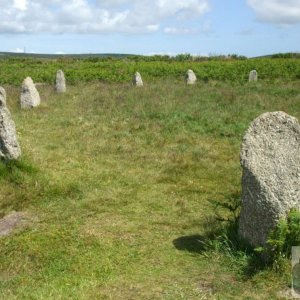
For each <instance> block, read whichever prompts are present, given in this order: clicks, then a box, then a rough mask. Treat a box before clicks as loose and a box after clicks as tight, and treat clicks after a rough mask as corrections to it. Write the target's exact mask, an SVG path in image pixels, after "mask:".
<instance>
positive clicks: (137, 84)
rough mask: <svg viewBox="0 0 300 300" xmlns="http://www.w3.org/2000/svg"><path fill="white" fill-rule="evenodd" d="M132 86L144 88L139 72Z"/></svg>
mask: <svg viewBox="0 0 300 300" xmlns="http://www.w3.org/2000/svg"><path fill="white" fill-rule="evenodd" d="M132 84H133V85H135V86H143V85H144V84H143V80H142V76H141V74H140V73H139V72H135V74H134V76H133V79H132Z"/></svg>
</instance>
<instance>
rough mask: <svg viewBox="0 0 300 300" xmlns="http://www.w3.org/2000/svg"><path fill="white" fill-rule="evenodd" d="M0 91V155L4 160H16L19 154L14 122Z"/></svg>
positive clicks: (19, 149)
mask: <svg viewBox="0 0 300 300" xmlns="http://www.w3.org/2000/svg"><path fill="white" fill-rule="evenodd" d="M2 92H3V90H1V93H0V157H1V159H4V160H16V159H18V158H19V157H20V156H21V148H20V145H19V143H18V140H17V134H16V128H15V123H14V121H13V120H12V118H11V115H10V112H9V110H8V108H7V107H6V101H5V98H4V96H3V94H2Z"/></svg>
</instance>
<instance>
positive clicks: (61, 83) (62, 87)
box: [55, 70, 67, 93]
mask: <svg viewBox="0 0 300 300" xmlns="http://www.w3.org/2000/svg"><path fill="white" fill-rule="evenodd" d="M55 89H56V92H58V93H65V92H66V90H67V89H66V79H65V74H64V72H63V71H62V70H58V71H57V72H56V81H55Z"/></svg>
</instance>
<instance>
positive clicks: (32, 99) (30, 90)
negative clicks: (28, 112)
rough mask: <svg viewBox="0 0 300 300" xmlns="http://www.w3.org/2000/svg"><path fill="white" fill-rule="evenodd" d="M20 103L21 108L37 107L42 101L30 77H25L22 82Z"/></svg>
mask: <svg viewBox="0 0 300 300" xmlns="http://www.w3.org/2000/svg"><path fill="white" fill-rule="evenodd" d="M20 103H21V108H31V107H35V106H39V105H40V103H41V99H40V95H39V92H38V91H37V89H36V87H35V85H34V83H33V81H32V79H31V78H30V77H27V78H26V79H24V81H23V83H22V90H21V97H20Z"/></svg>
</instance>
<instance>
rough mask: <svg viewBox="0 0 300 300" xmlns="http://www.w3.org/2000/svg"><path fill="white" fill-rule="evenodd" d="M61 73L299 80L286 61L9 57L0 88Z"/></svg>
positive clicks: (296, 66) (1, 65)
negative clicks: (254, 74) (251, 76)
mask: <svg viewBox="0 0 300 300" xmlns="http://www.w3.org/2000/svg"><path fill="white" fill-rule="evenodd" d="M59 68H61V69H63V70H64V72H65V73H66V76H67V78H68V82H69V83H71V84H76V83H78V82H81V81H83V82H89V81H102V82H115V83H116V82H129V81H130V80H131V77H132V75H133V74H134V73H135V72H136V71H139V72H140V73H141V74H142V76H143V78H144V79H145V82H149V81H153V80H156V79H162V78H164V79H165V78H169V79H175V80H178V79H182V78H183V77H184V75H185V73H186V71H187V69H193V70H194V72H195V73H196V75H197V77H198V79H199V80H200V81H206V82H207V81H208V80H220V81H226V82H234V83H239V84H243V83H246V82H247V81H248V76H249V72H250V71H251V70H253V69H256V70H257V72H258V76H259V79H260V80H265V81H269V82H276V80H282V81H285V82H287V81H290V80H297V79H300V60H299V59H294V58H289V59H270V58H258V59H241V58H240V57H238V56H237V55H231V56H228V57H207V58H205V57H204V58H203V57H196V58H194V57H192V56H190V55H189V54H186V55H185V54H182V55H178V56H175V57H169V56H152V57H151V56H150V57H141V56H129V57H126V58H122V59H121V58H116V57H102V58H101V57H100V58H99V57H87V58H83V59H82V58H76V57H75V58H72V57H66V58H58V59H42V58H39V59H37V58H27V57H11V58H6V59H2V60H0V84H13V85H20V84H21V83H22V81H23V79H24V78H25V77H26V76H31V77H32V79H33V80H34V81H35V82H44V83H48V84H51V83H53V78H54V74H55V72H56V70H57V69H59Z"/></svg>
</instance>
